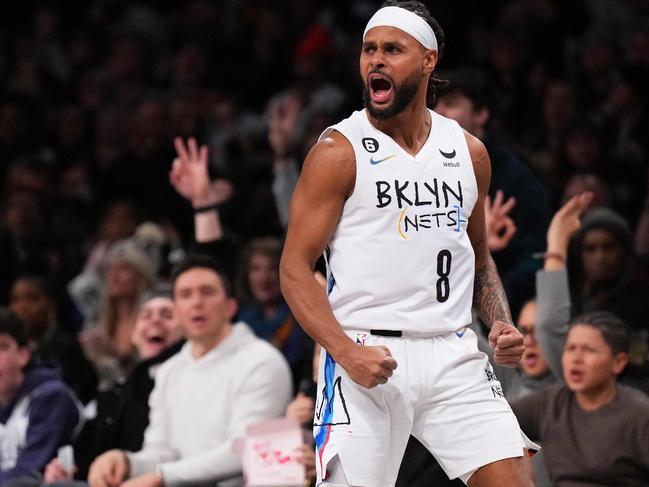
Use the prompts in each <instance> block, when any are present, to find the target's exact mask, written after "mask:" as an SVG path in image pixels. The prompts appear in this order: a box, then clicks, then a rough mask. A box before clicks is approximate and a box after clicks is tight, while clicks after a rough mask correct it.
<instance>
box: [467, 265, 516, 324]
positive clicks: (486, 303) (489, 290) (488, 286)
mask: <svg viewBox="0 0 649 487" xmlns="http://www.w3.org/2000/svg"><path fill="white" fill-rule="evenodd" d="M473 306H475V307H476V309H477V310H478V312H479V313H480V318H481V319H482V321H483V322H484V323H485V324H486V325H487V326H488V327H489V328H491V325H492V324H493V322H494V321H496V320H499V321H504V322H505V323H512V317H511V312H510V311H509V304H508V303H507V296H506V295H505V290H504V289H503V284H502V282H501V281H500V277H499V276H498V270H497V269H496V264H495V263H494V261H493V259H492V258H491V255H489V254H487V256H486V258H485V259H484V260H483V262H482V265H481V266H480V267H476V272H475V280H474V284H473Z"/></svg>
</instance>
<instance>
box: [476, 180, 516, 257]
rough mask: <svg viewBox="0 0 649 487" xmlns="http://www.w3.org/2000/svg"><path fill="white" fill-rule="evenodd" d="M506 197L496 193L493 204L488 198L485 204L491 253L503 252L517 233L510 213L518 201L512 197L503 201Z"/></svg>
mask: <svg viewBox="0 0 649 487" xmlns="http://www.w3.org/2000/svg"><path fill="white" fill-rule="evenodd" d="M503 199H504V195H503V192H502V191H501V190H498V191H497V192H496V197H495V198H494V201H493V203H492V202H491V198H490V197H489V196H487V197H486V198H485V202H484V214H485V222H486V227H487V245H488V247H489V251H490V252H498V251H500V250H503V249H504V248H505V247H507V245H509V242H510V241H511V239H512V237H513V236H514V234H515V233H516V225H515V224H514V221H513V220H512V219H511V218H510V217H509V212H510V211H512V208H514V206H515V205H516V199H515V198H514V197H513V196H512V197H510V198H509V199H508V200H507V201H503Z"/></svg>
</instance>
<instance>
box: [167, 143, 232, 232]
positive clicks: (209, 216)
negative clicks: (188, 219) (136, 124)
mask: <svg viewBox="0 0 649 487" xmlns="http://www.w3.org/2000/svg"><path fill="white" fill-rule="evenodd" d="M174 145H175V147H176V154H177V155H178V157H176V158H175V159H174V162H173V166H172V168H171V171H170V172H169V182H170V183H171V185H172V186H173V187H174V189H175V190H176V191H177V192H178V194H180V195H181V196H182V197H183V198H185V199H187V200H188V201H189V202H191V204H192V206H193V207H194V215H195V216H194V225H195V227H196V229H195V232H196V235H195V237H196V241H197V242H209V241H213V240H219V239H220V238H222V237H223V227H222V225H221V219H220V216H219V213H218V211H217V209H216V205H219V204H221V203H224V202H226V201H228V200H229V199H230V197H231V196H232V193H233V192H234V188H233V186H232V183H230V182H229V181H227V180H225V179H215V180H214V181H211V180H210V175H209V169H208V155H209V154H208V149H207V146H206V145H202V146H201V147H200V148H199V147H198V143H197V142H196V139H195V138H194V137H190V138H189V139H188V140H187V143H186V144H185V141H184V140H183V139H182V138H181V137H176V138H175V139H174ZM205 210H207V211H205Z"/></svg>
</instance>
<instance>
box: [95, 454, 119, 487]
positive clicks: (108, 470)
mask: <svg viewBox="0 0 649 487" xmlns="http://www.w3.org/2000/svg"><path fill="white" fill-rule="evenodd" d="M128 471H129V463H128V458H126V455H125V454H124V452H123V451H121V450H108V451H107V452H106V453H103V454H101V455H99V456H98V457H97V458H95V461H94V462H92V465H90V470H89V471H88V485H90V487H118V486H119V485H120V484H121V483H122V482H123V481H124V479H125V478H126V477H127V476H128Z"/></svg>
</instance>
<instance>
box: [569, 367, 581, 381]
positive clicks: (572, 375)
mask: <svg viewBox="0 0 649 487" xmlns="http://www.w3.org/2000/svg"><path fill="white" fill-rule="evenodd" d="M568 378H569V379H570V381H571V382H581V381H582V380H583V378H584V372H583V371H581V370H577V369H571V370H570V371H568Z"/></svg>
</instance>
